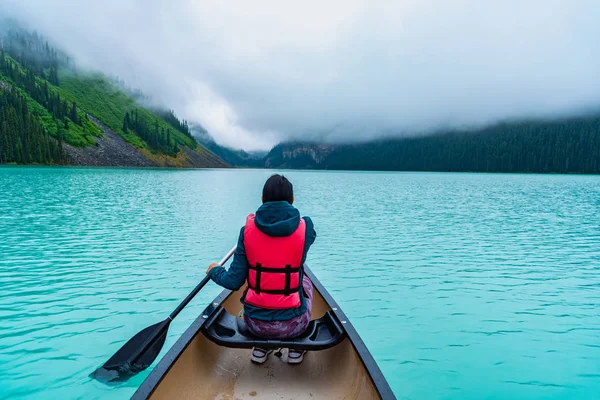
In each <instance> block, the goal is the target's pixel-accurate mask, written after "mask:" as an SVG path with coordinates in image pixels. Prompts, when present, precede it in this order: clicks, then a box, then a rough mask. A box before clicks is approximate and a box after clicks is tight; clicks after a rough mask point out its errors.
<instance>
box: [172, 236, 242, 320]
mask: <svg viewBox="0 0 600 400" xmlns="http://www.w3.org/2000/svg"><path fill="white" fill-rule="evenodd" d="M235 249H236V247H233V248H232V249H231V250H229V252H228V253H227V254H225V257H223V259H222V260H221V261H219V265H223V264H225V263H226V262H227V260H229V259H230V258H231V256H232V255H233V253H235ZM208 281H210V278H209V277H208V275H207V276H206V277H205V278H204V279H202V281H201V282H200V283H199V284H198V286H196V287H195V288H194V290H192V292H191V293H190V294H188V295H187V297H186V298H185V299H183V301H182V302H181V304H180V305H178V306H177V308H176V309H175V310H174V311H173V312H172V313H171V315H169V319H170V320H171V321H172V320H173V318H175V317H176V316H177V314H179V313H180V312H181V310H183V309H184V308H185V306H187V305H188V303H189V302H190V301H192V299H193V298H194V296H196V295H197V294H198V292H199V291H200V290H202V288H203V287H204V285H206V284H207V283H208Z"/></svg>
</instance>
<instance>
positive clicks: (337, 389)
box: [150, 288, 380, 400]
mask: <svg viewBox="0 0 600 400" xmlns="http://www.w3.org/2000/svg"><path fill="white" fill-rule="evenodd" d="M241 293H242V291H241V290H240V291H238V292H233V293H232V294H231V295H230V296H228V297H227V299H226V300H225V301H224V302H223V303H222V305H223V306H224V307H225V308H226V309H227V311H228V312H229V313H230V314H233V315H237V314H238V313H239V312H240V310H241V308H242V305H241V303H240V301H239V298H240V295H241ZM329 310H330V307H329V305H328V304H327V302H326V301H325V300H324V299H323V297H322V296H321V294H320V293H319V292H318V291H317V290H316V288H315V293H314V299H313V313H312V317H313V319H315V318H320V317H322V316H323V315H324V314H325V313H326V312H327V311H329ZM250 352H251V350H249V349H230V348H225V347H220V346H217V345H216V344H214V343H213V342H211V341H210V340H208V339H206V337H205V336H204V335H203V334H202V333H200V332H199V333H198V334H197V335H196V336H195V337H194V339H193V340H192V342H191V343H190V344H189V346H188V347H187V349H186V350H185V351H184V352H183V354H182V355H181V356H180V357H179V359H178V360H177V361H176V362H175V363H174V364H173V365H172V367H171V369H170V370H169V371H168V372H167V373H166V375H165V376H164V378H163V380H162V381H161V382H160V384H159V385H158V387H157V388H156V390H155V391H154V392H153V393H152V395H151V396H150V398H151V399H153V400H158V399H226V400H232V399H257V398H258V399H378V398H380V397H379V395H378V393H377V390H376V388H375V386H374V384H373V382H372V380H371V378H370V375H369V373H368V372H367V370H366V369H365V367H364V365H363V363H362V361H361V359H360V357H359V356H358V353H357V352H356V351H355V349H354V347H353V345H352V343H351V342H350V341H349V340H348V339H347V338H346V339H344V341H343V342H342V343H340V344H339V345H337V346H335V347H333V348H331V349H328V350H323V351H318V352H309V353H307V354H306V355H305V357H304V361H303V363H302V364H300V365H289V364H287V363H285V362H284V360H285V353H284V356H283V357H282V359H279V358H278V357H275V356H274V355H273V354H271V356H270V357H269V360H268V361H267V362H266V363H264V364H262V365H254V364H252V363H251V362H250Z"/></svg>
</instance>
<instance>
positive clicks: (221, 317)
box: [202, 306, 346, 351]
mask: <svg viewBox="0 0 600 400" xmlns="http://www.w3.org/2000/svg"><path fill="white" fill-rule="evenodd" d="M202 332H203V333H204V335H205V336H206V337H207V338H208V339H210V340H211V341H213V342H214V343H216V344H218V345H219V346H224V347H233V348H238V349H250V348H252V347H260V348H263V349H279V348H292V349H295V350H312V351H315V350H325V349H328V348H330V347H333V346H335V345H337V344H338V343H340V342H341V341H342V340H343V339H344V338H345V337H346V332H345V331H344V329H343V328H342V326H341V324H340V322H339V320H338V319H337V318H336V317H335V316H334V315H333V314H332V313H331V312H327V313H326V314H325V315H324V316H323V317H321V318H319V319H316V320H313V321H310V324H309V325H308V328H307V329H306V331H305V332H304V333H303V334H302V335H300V336H298V337H295V338H293V339H263V338H259V337H256V336H254V335H252V334H251V333H250V332H249V331H248V329H247V327H246V323H245V322H244V320H243V319H242V318H237V317H235V316H233V315H231V314H229V313H228V312H227V311H226V310H225V309H224V308H223V307H221V306H219V308H218V309H217V310H215V312H214V313H213V314H212V315H211V317H209V320H207V321H206V322H205V323H204V326H203V327H202Z"/></svg>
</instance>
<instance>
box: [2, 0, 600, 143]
mask: <svg viewBox="0 0 600 400" xmlns="http://www.w3.org/2000/svg"><path fill="white" fill-rule="evenodd" d="M392 3H393V4H392ZM0 11H1V12H2V13H3V14H5V15H9V16H11V17H14V18H17V19H18V20H20V21H21V22H22V23H23V24H24V25H25V26H26V27H28V28H33V29H36V30H38V31H39V32H41V33H43V34H45V35H46V36H48V37H49V38H50V39H51V40H52V41H53V42H54V43H56V44H58V45H59V46H61V47H62V48H63V49H64V50H65V51H67V52H68V53H70V54H72V55H73V56H74V58H75V59H76V61H77V63H78V65H81V66H83V67H85V68H89V69H96V70H101V71H104V72H105V73H107V74H112V75H116V76H119V77H120V78H121V79H123V80H125V81H126V82H127V83H128V85H130V86H133V87H139V88H141V89H142V90H143V91H144V92H145V93H147V94H148V95H150V96H151V97H152V99H153V100H154V101H155V102H157V103H159V104H163V105H166V106H168V107H170V108H173V109H174V110H175V111H176V113H177V114H178V115H179V116H180V117H183V118H186V119H188V120H189V121H190V122H191V123H200V124H202V125H203V126H204V127H205V128H206V129H207V130H208V131H209V132H210V133H211V134H212V135H213V136H214V138H215V140H216V141H217V142H218V143H220V144H224V145H229V146H232V147H236V148H243V149H245V150H256V149H266V148H269V147H270V146H272V145H273V144H275V143H277V142H279V141H282V140H290V139H319V140H325V141H348V140H360V139H368V138H373V137H375V136H378V135H404V134H407V133H411V134H412V133H418V132H428V131H431V130H435V129H439V128H442V129H444V128H453V127H477V126H481V125H486V124H489V123H493V122H497V121H500V120H506V119H519V118H530V117H531V118H554V117H561V116H565V115H569V114H573V113H581V112H587V111H590V110H596V109H597V106H598V105H599V104H600V40H599V39H598V38H600V24H598V21H600V3H598V2H597V1H593V0H574V1H558V0H543V1H542V0H529V1H516V0H506V1H495V2H484V1H479V0H437V1H433V0H404V1H397V2H388V1H378V0H375V1H373V0H371V1H367V0H365V1H358V0H345V1H304V2H295V3H293V2H280V1H266V0H257V1H253V2H245V1H229V2H222V1H193V0H173V1H158V0H107V1H102V2H99V1H91V0H0Z"/></svg>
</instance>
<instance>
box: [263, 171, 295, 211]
mask: <svg viewBox="0 0 600 400" xmlns="http://www.w3.org/2000/svg"><path fill="white" fill-rule="evenodd" d="M262 196H263V203H267V202H269V201H287V202H288V203H290V204H292V202H293V201H294V187H293V186H292V183H291V182H290V181H288V180H287V178H286V177H285V176H283V175H277V174H275V175H273V176H271V177H270V178H269V179H267V182H266V183H265V186H264V187H263V194H262Z"/></svg>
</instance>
